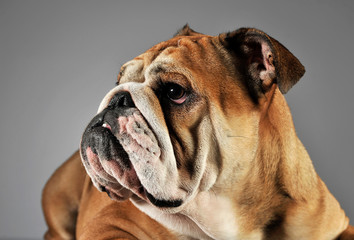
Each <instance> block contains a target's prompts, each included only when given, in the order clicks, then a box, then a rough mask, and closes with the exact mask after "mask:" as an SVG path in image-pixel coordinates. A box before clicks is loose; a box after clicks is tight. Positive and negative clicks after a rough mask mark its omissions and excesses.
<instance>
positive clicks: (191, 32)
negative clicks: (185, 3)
mask: <svg viewBox="0 0 354 240" xmlns="http://www.w3.org/2000/svg"><path fill="white" fill-rule="evenodd" d="M199 35H202V34H201V33H198V32H196V31H194V30H193V29H191V28H190V27H189V25H188V23H187V24H186V25H184V26H183V27H182V28H181V29H180V30H178V31H177V33H176V34H175V35H174V37H178V36H199Z"/></svg>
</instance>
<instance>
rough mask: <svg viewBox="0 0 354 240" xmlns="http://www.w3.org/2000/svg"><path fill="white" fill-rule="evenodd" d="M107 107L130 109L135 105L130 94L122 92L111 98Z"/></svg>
mask: <svg viewBox="0 0 354 240" xmlns="http://www.w3.org/2000/svg"><path fill="white" fill-rule="evenodd" d="M108 106H109V107H114V108H116V107H118V108H130V107H135V104H134V102H133V99H132V97H131V95H130V93H129V92H126V91H122V92H119V93H117V94H116V95H114V96H113V98H112V99H111V101H110V102H109V105H108Z"/></svg>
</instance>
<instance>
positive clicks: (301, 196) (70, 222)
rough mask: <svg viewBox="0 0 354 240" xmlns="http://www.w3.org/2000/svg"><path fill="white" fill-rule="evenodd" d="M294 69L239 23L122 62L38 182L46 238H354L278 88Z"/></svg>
mask: <svg viewBox="0 0 354 240" xmlns="http://www.w3.org/2000/svg"><path fill="white" fill-rule="evenodd" d="M303 74H304V68H303V66H302V65H301V63H300V62H299V61H298V60H297V59H296V58H295V57H294V56H293V55H292V54H291V53H290V52H289V51H288V50H287V49H286V48H285V47H284V46H283V45H281V44H280V43H279V42H278V41H276V40H275V39H273V38H271V37H270V36H268V35H267V34H265V33H263V32H261V31H259V30H256V29H246V28H243V29H239V30H237V31H234V32H230V33H226V34H220V35H219V36H217V37H212V36H207V35H203V34H199V33H197V32H194V31H193V30H191V29H190V28H189V27H188V26H186V27H184V28H183V29H182V30H181V31H180V32H179V34H177V35H176V36H175V37H174V38H172V39H170V40H168V41H165V42H162V43H160V44H157V45H156V46H154V47H152V48H151V49H150V50H148V51H147V52H145V53H143V54H142V55H140V56H138V57H136V58H135V59H133V60H131V61H129V62H128V63H126V64H125V65H123V67H122V70H121V73H120V75H119V78H118V85H117V86H116V87H115V88H113V89H112V90H111V91H110V92H109V93H108V94H107V95H106V96H105V97H104V99H103V101H102V102H101V105H100V107H99V110H98V114H97V115H96V116H95V117H94V118H93V119H92V121H91V122H90V123H89V124H88V127H87V128H86V130H85V132H84V134H83V137H82V141H81V146H80V155H81V156H79V153H76V154H75V155H74V156H73V157H72V158H70V159H69V160H68V161H67V162H66V163H65V164H64V165H63V166H62V167H61V168H59V169H58V170H57V171H56V173H55V174H54V175H53V177H52V178H51V179H50V180H49V182H48V183H47V185H46V187H45V190H44V194H43V208H44V212H45V217H46V221H47V223H48V226H49V229H48V232H47V233H46V238H47V239H71V238H75V237H76V238H77V239H259V240H261V239H296V240H298V239H311V240H314V239H320V240H323V239H354V238H353V236H354V234H353V229H352V228H351V227H350V226H349V225H348V222H349V220H348V218H347V217H346V216H345V213H344V211H343V210H342V209H341V207H340V205H339V203H338V202H337V201H336V199H335V198H334V197H333V196H332V194H331V193H330V192H329V191H328V189H327V188H326V186H325V184H324V183H323V182H322V180H321V179H320V178H319V177H318V175H317V174H316V172H315V170H314V167H313V165H312V163H311V160H310V158H309V156H308V154H307V152H306V150H305V148H304V147H303V145H302V143H301V142H300V140H299V139H298V138H297V136H296V132H295V129H294V126H293V122H292V117H291V114H290V110H289V108H288V106H287V104H286V101H285V98H284V96H283V95H282V93H286V92H287V91H288V90H289V89H290V88H291V87H292V86H293V85H294V84H295V83H296V82H297V81H298V80H299V79H300V78H301V76H302V75H303ZM80 159H82V162H83V165H84V167H83V166H81V165H80V163H81V161H80ZM84 168H85V169H84ZM85 170H86V172H87V173H88V175H86V173H85ZM68 179H69V181H68ZM69 185H70V187H68V186H69ZM97 189H98V190H100V191H98V190H97ZM104 192H106V193H107V194H108V196H109V197H108V196H107V195H106V194H105V193H104ZM53 199H55V201H53ZM112 199H113V200H116V201H113V200H112ZM128 199H129V200H128ZM53 202H54V203H55V204H53Z"/></svg>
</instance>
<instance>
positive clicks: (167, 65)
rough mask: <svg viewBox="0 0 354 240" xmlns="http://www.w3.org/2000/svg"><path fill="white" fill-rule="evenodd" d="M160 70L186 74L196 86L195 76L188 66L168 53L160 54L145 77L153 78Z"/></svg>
mask: <svg viewBox="0 0 354 240" xmlns="http://www.w3.org/2000/svg"><path fill="white" fill-rule="evenodd" d="M160 72H164V73H177V74H181V75H184V76H185V77H186V78H187V79H188V80H189V82H190V84H191V85H192V87H193V88H194V87H196V86H194V78H193V75H192V73H191V72H190V71H189V69H188V68H186V67H185V66H183V65H182V64H179V63H178V61H176V60H175V59H174V58H172V57H170V56H166V55H162V54H161V55H160V56H159V57H158V58H156V59H155V60H154V61H153V62H152V63H151V64H150V66H149V67H148V68H147V69H146V71H145V79H146V80H148V79H149V80H153V79H154V77H156V76H157V75H158V74H159V73H160Z"/></svg>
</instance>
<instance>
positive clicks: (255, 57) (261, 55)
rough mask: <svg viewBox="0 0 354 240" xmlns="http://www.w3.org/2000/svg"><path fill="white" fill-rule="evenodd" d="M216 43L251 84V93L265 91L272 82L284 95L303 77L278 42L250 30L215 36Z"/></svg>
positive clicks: (294, 59)
mask: <svg viewBox="0 0 354 240" xmlns="http://www.w3.org/2000/svg"><path fill="white" fill-rule="evenodd" d="M219 40H220V42H221V43H222V44H223V45H224V47H225V48H226V49H227V50H228V51H230V52H231V53H232V54H233V55H234V56H235V57H237V58H238V59H240V61H241V65H242V67H244V68H245V69H240V70H243V71H245V72H244V73H245V74H246V75H248V77H249V78H250V79H251V81H249V80H247V84H248V87H251V88H252V89H253V91H255V93H258V94H259V91H261V92H263V93H264V92H266V91H267V89H269V87H270V86H271V85H272V84H273V83H274V82H275V83H277V84H278V87H279V89H280V91H281V92H282V93H283V94H284V93H286V92H288V91H289V89H290V88H291V87H292V86H293V85H294V84H295V83H297V82H298V81H299V79H300V78H301V77H302V76H303V75H304V73H305V68H304V66H303V65H302V64H301V63H300V61H299V60H298V59H297V58H296V57H295V56H294V55H293V54H292V53H291V52H290V51H289V50H288V49H287V48H285V47H284V46H283V45H282V44H281V43H279V42H278V41H277V40H275V39H274V38H272V37H270V36H269V35H267V34H266V33H264V32H262V31H260V30H257V29H254V28H241V29H238V30H236V31H234V32H229V33H223V34H220V35H219Z"/></svg>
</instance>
